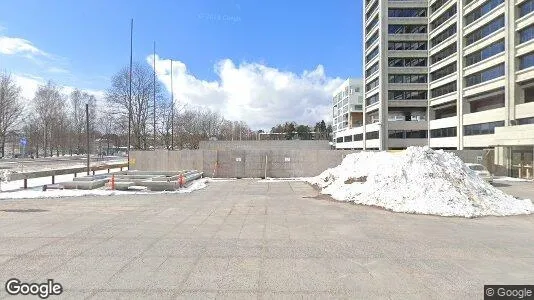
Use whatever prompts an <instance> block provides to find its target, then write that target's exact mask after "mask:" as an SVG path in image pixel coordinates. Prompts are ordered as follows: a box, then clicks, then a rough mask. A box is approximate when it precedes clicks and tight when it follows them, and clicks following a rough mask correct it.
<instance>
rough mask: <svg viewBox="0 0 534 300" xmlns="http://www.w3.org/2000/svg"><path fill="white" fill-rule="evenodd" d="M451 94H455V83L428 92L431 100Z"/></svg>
mask: <svg viewBox="0 0 534 300" xmlns="http://www.w3.org/2000/svg"><path fill="white" fill-rule="evenodd" d="M452 92H456V81H453V82H451V83H447V84H444V85H442V86H439V87H437V88H433V89H432V90H430V95H431V96H432V98H436V97H440V96H443V95H446V94H450V93H452Z"/></svg>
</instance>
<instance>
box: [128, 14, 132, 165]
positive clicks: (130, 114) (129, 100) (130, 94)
mask: <svg viewBox="0 0 534 300" xmlns="http://www.w3.org/2000/svg"><path fill="white" fill-rule="evenodd" d="M132 56H133V18H132V21H131V23H130V74H129V82H130V83H129V84H130V87H129V93H128V149H127V151H128V171H129V170H130V145H131V138H130V135H131V130H132Z"/></svg>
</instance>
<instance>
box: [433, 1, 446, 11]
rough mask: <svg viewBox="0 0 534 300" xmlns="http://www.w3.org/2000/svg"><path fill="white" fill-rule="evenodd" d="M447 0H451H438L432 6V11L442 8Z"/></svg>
mask: <svg viewBox="0 0 534 300" xmlns="http://www.w3.org/2000/svg"><path fill="white" fill-rule="evenodd" d="M447 1H449V0H438V1H436V2H434V4H432V6H430V11H431V12H432V13H434V12H435V11H436V10H438V9H440V8H441V7H442V6H443V5H444V4H445V3H446V2H447Z"/></svg>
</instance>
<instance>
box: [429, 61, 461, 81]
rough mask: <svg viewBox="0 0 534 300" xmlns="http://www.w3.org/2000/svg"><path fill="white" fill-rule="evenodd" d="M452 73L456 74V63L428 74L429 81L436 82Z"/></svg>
mask: <svg viewBox="0 0 534 300" xmlns="http://www.w3.org/2000/svg"><path fill="white" fill-rule="evenodd" d="M454 72H456V62H453V63H451V64H448V65H446V66H445V67H443V68H441V69H439V70H436V71H434V72H432V73H430V80H431V81H434V80H438V79H440V78H443V77H445V76H447V75H450V74H452V73H454Z"/></svg>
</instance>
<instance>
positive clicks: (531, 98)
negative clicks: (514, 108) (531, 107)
mask: <svg viewBox="0 0 534 300" xmlns="http://www.w3.org/2000/svg"><path fill="white" fill-rule="evenodd" d="M523 92H524V99H525V103H530V102H534V87H526V88H525V89H524V90H523Z"/></svg>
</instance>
